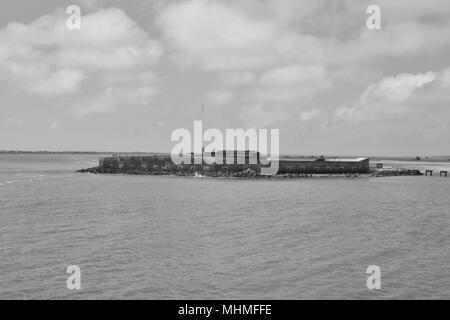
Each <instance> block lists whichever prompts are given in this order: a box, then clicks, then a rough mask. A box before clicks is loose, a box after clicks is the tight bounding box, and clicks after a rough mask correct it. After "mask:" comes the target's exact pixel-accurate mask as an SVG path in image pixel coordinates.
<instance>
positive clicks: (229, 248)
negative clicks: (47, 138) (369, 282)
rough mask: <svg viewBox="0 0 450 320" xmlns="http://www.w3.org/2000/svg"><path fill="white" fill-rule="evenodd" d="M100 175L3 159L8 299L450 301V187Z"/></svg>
mask: <svg viewBox="0 0 450 320" xmlns="http://www.w3.org/2000/svg"><path fill="white" fill-rule="evenodd" d="M95 163H96V158H95V157H92V156H42V155H41V156H39V155H19V156H17V155H0V258H1V262H0V298H4V299H5V298H6V299H18V298H31V299H38V298H42V299H48V298H62V299H79V298H86V299H98V298H125V299H131V298H138V299H143V298H148V299H163V298H174V299H213V298H214V299H222V298H224V299H227V298H234V299H243V298H245V299H253V298H255V299H259V298H261V299H264V298H273V299H312V298H325V299H330V298H343V299H352V298H361V299H370V298H383V299H384V298H406V299H416V298H447V299H449V298H450V250H449V247H450V216H449V214H450V212H449V211H450V197H449V194H450V177H449V178H440V177H432V178H430V177H390V178H357V179H350V178H316V179H308V180H304V179H300V180H297V179H285V180H282V179H280V180H245V179H244V180H231V179H202V178H190V177H186V178H175V177H150V176H112V175H110V176H108V175H89V174H76V173H73V171H74V170H75V169H79V168H82V167H89V166H92V165H95ZM441 166H445V165H441ZM447 166H448V165H447ZM73 264H75V265H78V266H80V268H81V272H82V284H81V285H82V289H81V290H79V291H69V290H68V289H66V277H67V276H68V275H67V274H66V273H65V271H66V268H67V266H69V265H73ZM369 265H379V266H380V267H381V272H382V274H381V285H382V289H381V290H380V291H375V290H374V291H370V290H368V289H367V287H366V278H367V276H368V275H366V273H365V272H366V268H367V266H369Z"/></svg>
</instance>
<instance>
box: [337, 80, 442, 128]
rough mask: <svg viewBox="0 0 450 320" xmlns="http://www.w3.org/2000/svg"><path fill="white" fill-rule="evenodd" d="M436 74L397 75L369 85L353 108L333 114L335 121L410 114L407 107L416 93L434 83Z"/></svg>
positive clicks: (340, 109)
mask: <svg viewBox="0 0 450 320" xmlns="http://www.w3.org/2000/svg"><path fill="white" fill-rule="evenodd" d="M435 79H436V73H434V72H427V73H418V74H399V75H397V76H394V77H385V78H383V79H381V80H380V81H378V82H377V83H373V84H371V85H369V86H368V87H367V88H366V89H365V90H364V91H363V92H362V93H361V95H360V97H359V99H358V101H357V102H356V103H355V104H354V105H353V106H344V107H341V108H339V109H338V110H336V112H335V116H336V117H337V118H338V119H346V120H351V121H363V120H377V119H386V118H391V117H395V116H398V115H401V114H405V113H407V112H412V111H413V110H412V109H411V107H410V106H408V104H407V103H406V102H407V101H408V100H409V99H410V98H411V96H412V95H413V94H414V92H415V91H416V90H418V89H419V88H422V87H423V86H425V85H427V84H429V83H431V82H433V81H434V80H435Z"/></svg>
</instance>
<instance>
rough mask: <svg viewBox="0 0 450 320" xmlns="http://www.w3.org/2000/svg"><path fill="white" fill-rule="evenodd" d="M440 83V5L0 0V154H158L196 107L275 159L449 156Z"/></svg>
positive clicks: (449, 71) (446, 29) (449, 19)
mask: <svg viewBox="0 0 450 320" xmlns="http://www.w3.org/2000/svg"><path fill="white" fill-rule="evenodd" d="M71 4H77V5H79V6H80V7H81V10H82V20H81V29H80V30H68V29H67V27H66V20H67V18H68V14H66V8H67V6H69V5H71ZM370 4H377V5H378V6H380V8H381V23H382V29H381V30H368V29H367V27H366V20H367V17H368V14H367V13H366V9H367V7H368V6H369V5H370ZM449 92H450V1H448V0H395V1H392V0H377V1H375V0H374V1H361V0H339V1H337V0H314V1H313V0H308V1H304V0H270V1H269V0H249V1H246V0H236V1H234V0H226V1H225V0H214V1H212V0H209V1H208V0H187V1H170V0H165V1H162V0H156V1H154V0H152V1H144V0H134V1H113V0H103V1H102V0H79V1H77V0H71V1H61V0H40V1H27V0H2V1H1V3H0V149H27V150H43V149H46V150H98V151H106V150H108V151H160V152H168V151H170V150H171V148H172V147H173V145H174V143H173V142H171V141H170V135H171V133H172V131H173V130H174V129H177V128H187V129H192V128H193V121H194V120H196V119H197V120H198V119H200V118H201V105H202V102H204V103H205V105H206V111H205V112H206V126H208V127H214V128H219V129H224V128H244V129H247V128H269V129H270V128H279V129H280V148H281V152H282V153H300V154H340V155H342V154H344V155H369V156H370V155H440V154H449V153H450V151H449V150H450V149H449V146H450V144H449V137H450V95H449Z"/></svg>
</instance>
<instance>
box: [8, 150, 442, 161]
mask: <svg viewBox="0 0 450 320" xmlns="http://www.w3.org/2000/svg"><path fill="white" fill-rule="evenodd" d="M2 154H12V155H17V154H37V155H109V154H126V155H130V156H133V155H155V154H167V153H164V152H110V151H26V150H24V151H23V150H19V151H15V150H0V155H2ZM290 156H292V154H282V155H280V157H283V158H284V157H290ZM301 157H308V158H310V157H319V156H311V155H302V156H301ZM326 157H327V158H338V157H342V156H334V155H333V156H330V155H328V156H326ZM368 158H370V162H376V161H383V160H389V161H408V162H418V163H420V162H450V155H448V156H420V157H419V158H420V159H417V157H414V156H398V157H397V156H368Z"/></svg>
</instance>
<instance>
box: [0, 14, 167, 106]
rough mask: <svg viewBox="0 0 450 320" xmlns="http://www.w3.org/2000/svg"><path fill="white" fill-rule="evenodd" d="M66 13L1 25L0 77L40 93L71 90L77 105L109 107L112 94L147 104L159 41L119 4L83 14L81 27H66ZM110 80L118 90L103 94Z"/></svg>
mask: <svg viewBox="0 0 450 320" xmlns="http://www.w3.org/2000/svg"><path fill="white" fill-rule="evenodd" d="M66 18H67V15H66V14H65V12H64V11H57V12H55V13H54V14H51V15H45V16H42V17H40V18H39V19H37V20H35V21H33V22H31V23H29V24H21V23H10V24H9V25H7V26H6V27H5V28H3V29H2V30H0V80H2V81H5V82H8V83H11V84H13V85H15V86H16V87H18V88H21V89H23V90H26V91H27V92H29V93H33V94H37V95H42V96H45V97H51V96H57V95H61V94H65V95H72V96H73V99H74V103H75V105H76V106H75V109H78V110H85V111H86V110H96V111H101V110H103V111H106V110H110V109H111V108H109V107H106V106H107V105H111V104H115V105H117V102H118V101H114V99H115V98H117V97H119V98H118V99H119V100H120V103H122V104H125V105H126V104H131V103H139V104H145V103H148V102H149V101H150V99H151V97H152V96H153V95H154V92H155V90H156V89H155V88H154V87H153V86H154V84H155V76H154V74H153V73H152V71H151V68H152V67H154V66H155V64H157V62H158V61H159V58H160V56H161V54H162V46H161V45H160V44H159V42H158V41H156V40H153V39H152V38H150V37H149V35H148V34H147V32H145V31H144V30H142V29H140V28H139V27H138V25H137V24H136V23H135V22H134V21H133V20H132V19H131V18H129V17H128V16H127V15H126V14H125V13H124V11H122V10H121V9H117V8H109V9H102V10H98V11H95V12H93V13H90V14H85V15H83V16H82V27H81V29H80V30H68V29H67V28H66ZM112 85H113V86H114V89H115V91H116V92H119V93H118V94H117V95H114V96H109V97H108V96H106V97H105V96H104V94H103V93H102V92H104V91H105V90H107V88H108V87H111V86H112ZM81 88H83V95H82V96H81V97H76V96H75V94H77V93H79V92H80V89H81ZM98 92H100V94H98ZM77 98H78V99H81V100H82V101H84V102H83V103H82V104H83V106H84V107H83V108H80V107H79V104H80V102H79V101H78V99H77ZM89 104H90V106H89ZM85 111H84V112H82V113H86V112H85Z"/></svg>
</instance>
